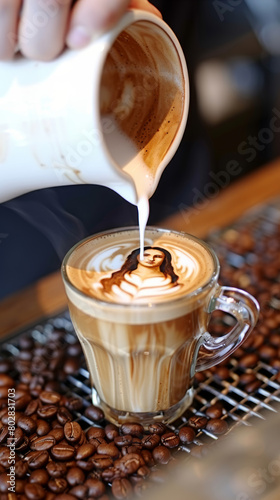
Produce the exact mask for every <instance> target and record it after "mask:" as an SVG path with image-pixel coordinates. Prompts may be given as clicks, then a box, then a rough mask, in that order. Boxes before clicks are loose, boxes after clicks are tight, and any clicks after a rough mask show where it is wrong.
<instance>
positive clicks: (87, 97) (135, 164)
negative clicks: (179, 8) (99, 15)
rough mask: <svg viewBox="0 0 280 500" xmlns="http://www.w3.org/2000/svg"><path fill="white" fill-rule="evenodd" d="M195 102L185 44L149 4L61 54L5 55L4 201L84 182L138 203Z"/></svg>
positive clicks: (0, 82)
mask: <svg viewBox="0 0 280 500" xmlns="http://www.w3.org/2000/svg"><path fill="white" fill-rule="evenodd" d="M188 106H189V87H188V75H187V68H186V63H185V59H184V55H183V52H182V49H181V47H180V45H179V42H178V40H177V39H176V37H175V35H174V33H173V32H172V30H171V29H170V28H169V27H168V26H167V25H166V24H165V23H164V22H163V21H162V20H161V19H159V18H158V17H156V16H154V15H153V14H150V13H147V12H144V11H138V10H131V11H128V12H127V13H126V15H125V16H124V17H123V18H122V19H121V21H120V22H119V23H118V25H117V26H116V27H115V28H114V29H112V30H111V31H109V32H108V33H106V34H104V35H102V36H101V37H100V38H98V39H96V40H94V41H93V42H92V43H91V44H90V45H89V46H88V47H86V48H85V49H83V50H80V51H71V50H65V52H64V53H63V54H62V55H61V56H60V57H59V58H57V59H56V60H54V61H51V62H34V61H30V60H27V59H25V58H23V57H21V56H20V55H18V56H17V57H16V59H15V60H13V61H11V62H1V63H0V202H3V201H6V200H8V199H11V198H13V197H16V196H18V195H21V194H23V193H25V192H28V191H32V190H36V189H40V188H45V187H51V186H61V185H69V184H83V183H86V184H100V185H103V186H107V187H109V188H111V189H113V190H114V191H116V192H117V193H119V194H120V195H121V196H123V197H124V198H125V199H126V200H128V201H129V202H131V203H134V204H137V203H138V200H139V196H140V195H141V193H140V192H139V189H140V191H141V190H142V191H143V189H144V190H145V191H146V194H147V195H148V197H150V196H151V195H152V194H153V192H154V190H155V189H156V187H157V184H158V181H159V178H160V176H161V174H162V171H163V170H164V168H165V167H166V165H167V164H168V163H169V161H170V159H171V158H172V156H173V155H174V153H175V151H176V150H177V148H178V145H179V143H180V141H181V138H182V134H183V132H184V129H185V124H186V119H187V114H188ZM139 179H140V180H139ZM140 181H141V182H140ZM136 185H137V186H138V187H136ZM140 185H141V186H142V187H141V186H140ZM139 186H140V188H139Z"/></svg>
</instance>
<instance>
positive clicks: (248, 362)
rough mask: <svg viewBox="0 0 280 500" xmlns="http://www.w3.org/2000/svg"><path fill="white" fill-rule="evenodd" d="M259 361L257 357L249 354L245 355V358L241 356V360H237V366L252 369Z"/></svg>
mask: <svg viewBox="0 0 280 500" xmlns="http://www.w3.org/2000/svg"><path fill="white" fill-rule="evenodd" d="M258 361H259V357H258V355H257V354H255V353H251V354H245V356H242V358H241V359H240V360H239V366H240V367H241V368H244V369H246V368H254V367H255V366H256V365H257V363H258Z"/></svg>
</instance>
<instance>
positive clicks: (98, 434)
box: [86, 427, 106, 444]
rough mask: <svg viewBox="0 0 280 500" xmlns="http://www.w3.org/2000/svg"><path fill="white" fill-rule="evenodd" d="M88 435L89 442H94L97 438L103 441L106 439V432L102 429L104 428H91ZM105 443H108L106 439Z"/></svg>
mask: <svg viewBox="0 0 280 500" xmlns="http://www.w3.org/2000/svg"><path fill="white" fill-rule="evenodd" d="M86 435H87V438H88V440H92V439H95V438H98V439H99V438H102V439H104V438H105V437H106V434H105V430H104V429H102V427H90V428H89V429H88V430H87V433H86ZM103 442H106V441H105V439H104V441H103ZM99 444H100V443H99Z"/></svg>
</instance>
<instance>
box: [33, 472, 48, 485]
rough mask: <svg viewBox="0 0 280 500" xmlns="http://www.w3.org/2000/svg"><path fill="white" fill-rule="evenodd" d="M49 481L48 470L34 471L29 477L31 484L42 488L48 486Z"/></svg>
mask: <svg viewBox="0 0 280 500" xmlns="http://www.w3.org/2000/svg"><path fill="white" fill-rule="evenodd" d="M48 480H49V474H48V473H47V471H46V469H37V470H33V471H32V472H31V474H30V476H29V482H30V483H36V484H41V486H46V484H47V483H48Z"/></svg>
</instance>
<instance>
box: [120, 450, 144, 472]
mask: <svg viewBox="0 0 280 500" xmlns="http://www.w3.org/2000/svg"><path fill="white" fill-rule="evenodd" d="M140 466H141V458H140V456H139V455H138V454H137V453H128V454H127V455H125V456H124V457H122V458H121V459H120V462H119V467H120V470H121V471H122V472H123V473H124V474H128V475H130V474H134V472H136V471H137V470H138V469H139V467H140Z"/></svg>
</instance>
